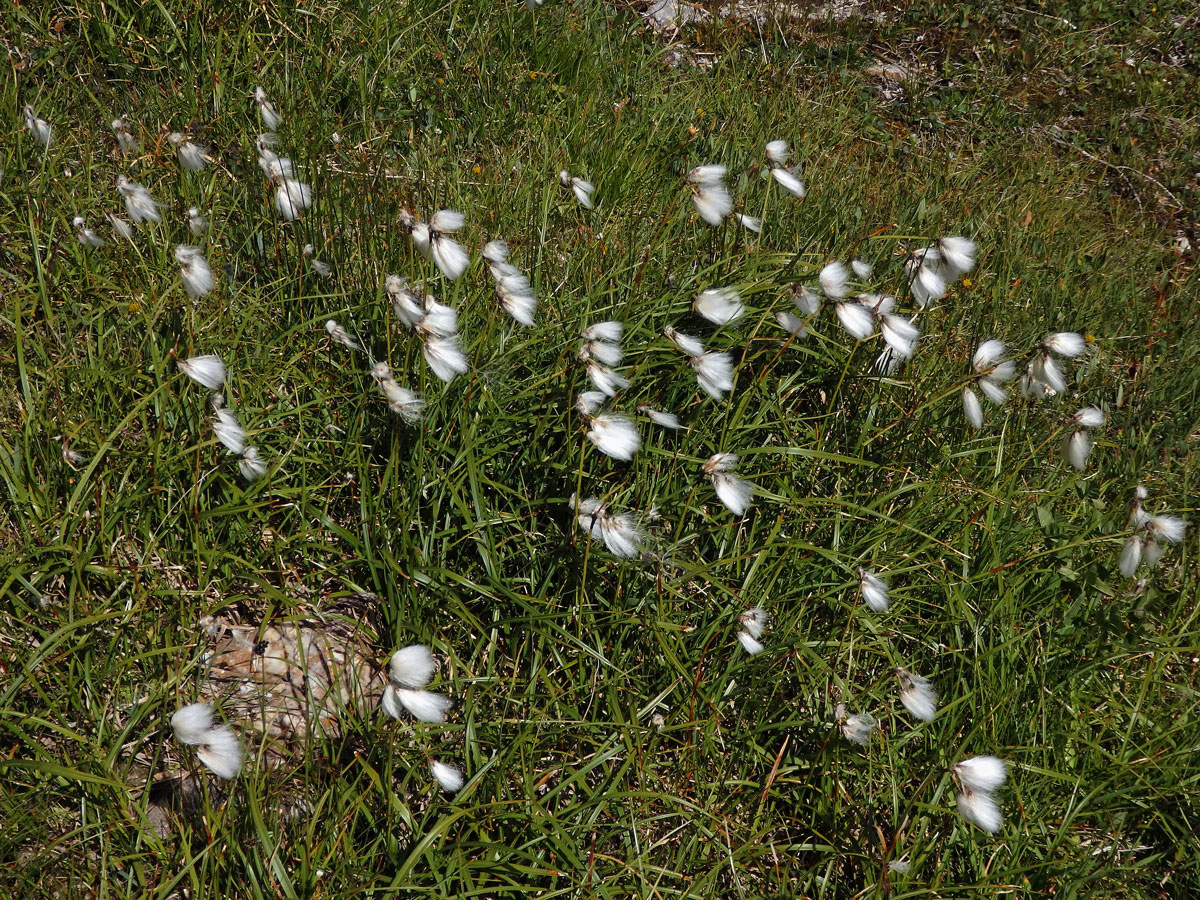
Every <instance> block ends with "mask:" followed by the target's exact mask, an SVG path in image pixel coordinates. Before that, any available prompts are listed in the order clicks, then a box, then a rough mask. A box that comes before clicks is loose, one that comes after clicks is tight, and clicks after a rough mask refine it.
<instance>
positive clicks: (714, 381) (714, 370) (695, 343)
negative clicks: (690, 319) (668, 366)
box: [663, 325, 734, 400]
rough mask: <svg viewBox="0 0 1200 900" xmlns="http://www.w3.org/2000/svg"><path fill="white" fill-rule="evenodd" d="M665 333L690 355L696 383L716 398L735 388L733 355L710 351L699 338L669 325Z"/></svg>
mask: <svg viewBox="0 0 1200 900" xmlns="http://www.w3.org/2000/svg"><path fill="white" fill-rule="evenodd" d="M663 334H664V335H665V336H666V338H667V339H668V340H669V341H671V343H673V344H674V345H675V346H676V347H678V348H679V349H680V350H682V351H683V352H684V353H685V354H687V357H688V363H689V364H690V365H691V367H692V371H694V372H695V373H696V383H697V384H698V385H699V386H700V389H701V390H702V391H704V393H706V394H708V396H710V397H712V398H713V399H714V400H721V399H723V398H724V396H725V395H726V394H727V393H729V392H730V391H732V390H733V374H734V369H733V356H732V355H730V354H729V353H725V352H708V351H705V349H704V344H703V343H701V341H700V339H699V338H695V337H692V336H691V335H689V334H683V333H682V332H680V331H677V330H676V329H675V328H674V327H672V326H670V325H668V326H667V327H666V328H665V329H663Z"/></svg>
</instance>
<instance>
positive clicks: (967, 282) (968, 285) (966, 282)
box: [962, 278, 971, 288]
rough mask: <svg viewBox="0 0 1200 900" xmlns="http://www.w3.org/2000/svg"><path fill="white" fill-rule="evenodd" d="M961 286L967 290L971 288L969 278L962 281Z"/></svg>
mask: <svg viewBox="0 0 1200 900" xmlns="http://www.w3.org/2000/svg"><path fill="white" fill-rule="evenodd" d="M962 285H963V287H965V288H969V287H970V286H971V279H970V278H964V279H963V280H962Z"/></svg>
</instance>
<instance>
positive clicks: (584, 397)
mask: <svg viewBox="0 0 1200 900" xmlns="http://www.w3.org/2000/svg"><path fill="white" fill-rule="evenodd" d="M607 402H608V394H606V393H604V391H584V392H583V393H582V394H580V395H579V396H578V397H576V398H575V409H577V410H578V411H579V414H580V415H581V416H591V415H594V414H595V413H596V411H597V410H598V409H600V407H601V406H603V405H604V404H605V403H607Z"/></svg>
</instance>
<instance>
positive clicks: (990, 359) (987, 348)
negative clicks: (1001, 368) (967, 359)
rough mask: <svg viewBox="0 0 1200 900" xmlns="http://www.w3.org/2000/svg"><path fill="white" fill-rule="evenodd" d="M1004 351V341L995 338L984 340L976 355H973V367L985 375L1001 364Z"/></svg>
mask: <svg viewBox="0 0 1200 900" xmlns="http://www.w3.org/2000/svg"><path fill="white" fill-rule="evenodd" d="M1004 353H1005V348H1004V342H1003V341H998V340H996V339H995V338H992V339H991V340H987V341H984V342H983V343H982V344H980V345H979V347H978V348H977V349H976V350H975V355H974V356H972V357H971V368H972V369H974V370H975V374H976V375H983V374H984V373H986V372H988V371H989V370H991V369H992V368H993V367H995V366H997V365H999V364H1000V362H1001V361H1002V360H1003V359H1004ZM1010 377H1011V376H1010Z"/></svg>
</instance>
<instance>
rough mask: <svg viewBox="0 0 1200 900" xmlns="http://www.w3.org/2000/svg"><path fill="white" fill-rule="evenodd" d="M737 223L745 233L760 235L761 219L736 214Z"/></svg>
mask: <svg viewBox="0 0 1200 900" xmlns="http://www.w3.org/2000/svg"><path fill="white" fill-rule="evenodd" d="M737 219H738V222H739V223H741V226H742V227H743V228H745V229H746V230H747V231H753V232H754V233H755V234H762V219H760V218H759V217H758V216H750V215H747V214H746V213H738V214H737Z"/></svg>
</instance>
